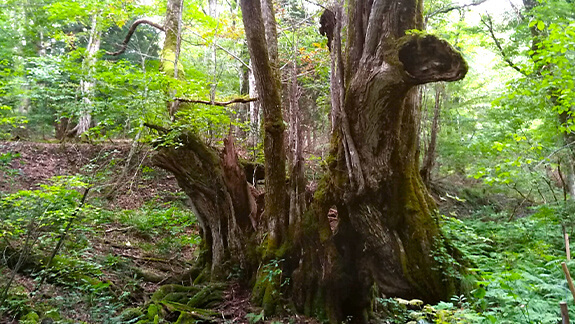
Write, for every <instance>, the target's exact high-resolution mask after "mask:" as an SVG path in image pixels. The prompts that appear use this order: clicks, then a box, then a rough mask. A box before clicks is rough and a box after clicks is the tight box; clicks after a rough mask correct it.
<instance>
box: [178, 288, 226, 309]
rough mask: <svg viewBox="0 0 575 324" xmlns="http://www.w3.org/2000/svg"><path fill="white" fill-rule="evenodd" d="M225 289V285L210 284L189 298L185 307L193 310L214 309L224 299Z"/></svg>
mask: <svg viewBox="0 0 575 324" xmlns="http://www.w3.org/2000/svg"><path fill="white" fill-rule="evenodd" d="M225 287H226V285H225V284H210V285H208V286H206V287H204V288H203V289H202V290H200V291H199V292H198V293H197V294H195V295H194V296H193V297H192V298H190V300H189V301H188V302H187V303H186V305H187V306H189V307H194V308H196V307H200V308H204V307H205V308H210V307H214V306H216V305H217V304H219V303H220V302H222V300H223V299H224V296H223V293H224V289H225Z"/></svg>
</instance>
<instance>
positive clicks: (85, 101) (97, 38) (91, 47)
mask: <svg viewBox="0 0 575 324" xmlns="http://www.w3.org/2000/svg"><path fill="white" fill-rule="evenodd" d="M99 19H100V14H99V13H97V14H94V15H93V16H92V24H91V27H90V38H89V39H88V45H87V48H86V57H85V58H84V62H83V64H82V65H83V67H82V68H83V69H84V71H85V73H86V76H85V78H84V79H82V80H81V81H80V92H81V94H82V107H81V109H80V111H81V112H80V116H79V117H78V124H76V126H75V127H74V128H72V129H71V130H70V131H69V132H68V134H69V135H70V136H72V135H73V136H81V135H82V134H84V133H85V132H87V131H88V130H89V129H90V127H91V124H92V112H93V110H94V102H93V99H94V85H95V82H94V80H93V74H94V66H95V64H96V60H97V58H96V54H97V53H98V51H99V50H100V43H101V40H102V32H101V31H100V29H99V26H98V20H99Z"/></svg>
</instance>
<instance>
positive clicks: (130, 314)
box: [119, 308, 144, 322]
mask: <svg viewBox="0 0 575 324" xmlns="http://www.w3.org/2000/svg"><path fill="white" fill-rule="evenodd" d="M142 316H144V313H142V311H141V310H140V309H139V308H126V309H125V310H124V311H122V314H120V317H119V319H120V320H121V321H122V322H128V321H133V320H135V319H137V318H140V317H142Z"/></svg>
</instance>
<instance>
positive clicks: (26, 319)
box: [20, 312, 40, 324]
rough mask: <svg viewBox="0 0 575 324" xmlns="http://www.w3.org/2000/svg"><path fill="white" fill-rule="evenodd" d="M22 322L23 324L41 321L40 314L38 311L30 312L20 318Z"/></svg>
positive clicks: (33, 323) (34, 323)
mask: <svg viewBox="0 0 575 324" xmlns="http://www.w3.org/2000/svg"><path fill="white" fill-rule="evenodd" d="M20 323H23V324H36V323H40V316H38V314H36V312H29V313H28V314H26V315H24V316H22V317H21V318H20Z"/></svg>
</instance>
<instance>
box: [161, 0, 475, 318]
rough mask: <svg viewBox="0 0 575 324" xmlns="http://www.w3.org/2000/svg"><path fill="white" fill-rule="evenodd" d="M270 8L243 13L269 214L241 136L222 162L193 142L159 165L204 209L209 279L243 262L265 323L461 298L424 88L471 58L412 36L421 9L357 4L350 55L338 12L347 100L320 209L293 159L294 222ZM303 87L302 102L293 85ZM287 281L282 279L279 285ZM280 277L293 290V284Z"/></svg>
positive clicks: (341, 83) (257, 6)
mask: <svg viewBox="0 0 575 324" xmlns="http://www.w3.org/2000/svg"><path fill="white" fill-rule="evenodd" d="M262 2H265V3H269V2H268V1H267V0H262ZM262 2H260V1H253V0H242V1H241V6H242V11H243V20H244V25H245V31H246V37H247V41H248V46H249V50H250V56H251V62H252V68H253V71H254V76H255V81H256V85H257V89H258V93H259V98H260V102H261V104H262V109H263V117H264V120H263V122H264V132H265V135H264V136H265V137H264V155H265V177H266V178H265V191H266V192H265V212H264V216H263V217H261V218H260V217H259V216H258V213H257V208H256V206H255V203H254V200H253V198H254V197H253V195H252V192H253V190H252V189H251V188H250V187H249V186H248V184H247V182H246V178H245V174H243V171H242V169H241V168H240V167H239V163H238V161H237V158H236V156H235V150H234V149H233V145H232V144H231V143H232V140H231V138H229V139H228V140H227V141H226V146H225V150H224V152H223V153H222V154H221V155H220V156H218V154H217V153H216V151H215V150H213V149H211V148H209V147H208V146H206V145H205V144H203V143H202V142H201V141H200V139H199V138H198V137H197V136H195V135H194V134H182V135H181V136H180V137H179V140H178V141H179V142H180V144H181V146H180V147H178V148H177V149H176V148H162V149H160V150H159V152H158V154H157V155H156V163H157V165H159V166H161V167H163V168H165V169H167V170H170V171H171V172H173V173H174V174H175V175H176V178H177V179H178V182H179V184H180V186H181V187H182V188H183V189H184V190H185V192H186V194H187V195H188V196H190V198H191V200H192V202H193V206H194V211H195V213H196V215H197V217H198V220H199V221H200V224H201V229H202V235H203V238H204V248H205V250H206V252H207V253H205V259H204V261H205V264H207V265H209V269H208V270H209V271H208V270H206V271H205V273H206V274H207V273H209V274H211V277H212V278H221V277H222V276H223V275H224V274H225V272H226V270H227V265H228V264H229V265H230V266H231V265H232V264H238V265H240V266H241V267H242V268H243V269H244V272H245V273H246V274H247V277H249V279H252V278H255V287H254V300H255V302H256V303H259V304H261V305H262V306H264V310H265V311H266V314H269V313H272V312H274V311H276V310H277V308H276V306H277V305H278V303H279V300H280V296H281V293H284V295H283V296H284V297H289V298H290V299H291V300H292V301H293V305H294V306H295V307H296V309H297V310H298V311H300V312H302V313H305V314H307V315H315V316H318V317H322V318H326V319H329V321H330V322H332V323H340V322H341V321H344V320H347V319H351V321H352V322H357V323H364V322H366V321H367V319H368V316H369V309H370V302H371V301H372V300H373V298H374V297H375V296H376V295H381V294H385V295H386V296H401V297H406V298H410V297H418V298H422V299H424V300H427V301H437V300H439V299H442V298H448V297H450V296H451V294H452V293H455V292H456V290H457V288H458V287H457V285H458V283H457V275H458V271H459V269H457V262H456V259H454V258H453V257H451V256H450V252H453V253H454V252H455V251H452V250H451V249H450V247H449V245H448V244H447V243H446V242H445V241H444V240H443V238H442V236H441V232H440V228H439V224H438V221H437V219H436V218H435V217H434V209H435V206H434V203H433V200H432V199H431V198H430V197H429V195H428V193H427V191H426V189H425V186H424V185H423V182H422V180H421V177H420V174H419V166H418V156H417V118H416V116H417V110H418V109H419V99H418V96H417V89H416V88H415V87H416V86H417V85H419V84H423V83H428V82H434V81H453V80H458V79H461V78H463V77H464V75H465V73H466V72H467V66H466V64H465V62H464V60H463V58H462V57H461V55H460V54H459V53H457V52H456V51H454V50H453V49H452V48H451V47H450V46H449V45H448V44H447V43H445V42H443V41H441V40H439V39H437V38H435V37H433V36H421V35H407V36H406V35H405V32H406V31H407V30H410V29H414V28H419V27H421V25H422V17H421V1H416V0H407V1H401V2H398V1H392V0H375V1H371V0H351V1H350V3H349V4H348V5H347V7H346V8H347V10H348V14H347V17H348V23H347V32H348V35H347V37H345V39H346V40H347V43H346V46H345V53H347V56H346V57H344V56H343V55H342V53H343V51H342V44H341V39H342V37H341V35H340V30H341V27H342V25H343V24H342V22H343V19H344V14H343V5H342V3H341V1H340V2H338V8H336V9H334V10H333V17H335V19H336V22H335V23H334V24H331V25H332V26H333V28H334V29H335V30H334V32H333V33H332V34H333V39H332V40H331V49H332V52H333V53H334V54H333V55H332V57H333V58H334V60H335V62H334V65H333V67H335V70H336V71H335V72H333V73H332V74H334V77H333V78H332V88H333V89H335V90H336V91H337V92H336V94H335V95H333V96H332V99H333V100H334V107H337V109H336V111H335V112H334V130H333V138H332V147H331V157H330V158H329V159H328V161H327V162H328V163H327V164H328V170H327V174H326V176H325V177H324V178H323V179H322V181H321V183H320V185H319V187H318V189H317V191H316V193H315V196H314V199H313V201H312V202H311V203H310V204H308V201H307V200H306V199H305V197H304V196H303V193H302V191H303V187H302V183H303V172H302V167H303V165H302V160H301V158H297V159H294V162H293V171H292V172H293V173H292V176H291V177H290V188H291V190H292V191H293V192H294V193H293V194H291V198H292V199H291V202H292V204H291V211H292V212H293V213H292V215H295V216H294V217H293V218H292V219H290V218H288V215H289V213H288V206H290V201H289V200H288V195H287V190H286V187H287V186H286V174H285V169H286V156H285V150H284V128H285V126H284V121H283V118H282V105H281V98H280V84H279V78H278V74H277V73H275V71H274V69H275V67H277V65H274V58H273V54H272V55H270V53H269V52H268V46H269V45H268V44H269V42H270V39H269V38H270V37H271V36H268V35H273V33H271V32H270V31H269V30H266V27H268V28H275V26H273V27H270V26H271V25H270V21H269V12H265V10H262V7H261V3H262ZM264 17H268V20H266V24H264V20H265V19H264ZM272 17H273V11H272ZM168 30H169V28H166V32H168ZM266 31H267V32H266ZM326 33H328V34H329V32H326ZM266 36H267V38H266ZM166 44H168V42H166ZM166 46H167V45H166ZM292 87H294V88H293V89H292V90H293V91H292V94H294V95H297V83H295V80H292ZM296 99H297V96H294V98H292V100H291V101H292V105H293V107H294V111H292V113H293V112H295V109H296V107H295V106H296V104H297V103H296ZM293 120H294V122H296V123H297V121H298V117H297V114H295V115H293ZM158 129H159V130H160V131H165V130H162V129H161V128H158ZM297 143H298V145H297V146H296V147H297V149H296V151H295V153H296V154H294V157H297V156H298V155H300V153H301V152H300V153H298V151H301V139H299V138H298V139H297ZM306 206H309V207H308V208H307V209H306V210H305V212H304V209H305V207H306ZM334 206H336V207H337V210H338V213H339V223H338V226H337V228H336V229H335V230H334V232H332V230H331V228H330V224H329V221H328V217H327V215H328V212H329V210H330V209H331V208H332V207H334ZM257 207H261V204H258V206H257ZM256 247H259V249H258V248H256ZM227 261H231V262H229V263H228V262H227ZM256 269H258V270H257V271H256ZM277 269H279V270H280V272H281V276H270V275H269V274H270V273H277V272H274V271H275V270H277ZM197 275H198V274H197V273H196V274H195V275H194V276H193V277H197ZM200 277H202V276H201V275H200ZM282 278H283V279H285V278H290V281H289V285H283V284H284V283H285V282H282V280H283V279H282Z"/></svg>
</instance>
